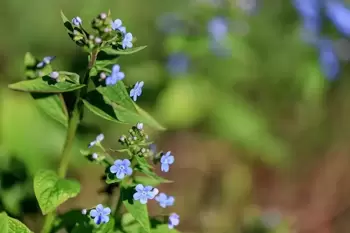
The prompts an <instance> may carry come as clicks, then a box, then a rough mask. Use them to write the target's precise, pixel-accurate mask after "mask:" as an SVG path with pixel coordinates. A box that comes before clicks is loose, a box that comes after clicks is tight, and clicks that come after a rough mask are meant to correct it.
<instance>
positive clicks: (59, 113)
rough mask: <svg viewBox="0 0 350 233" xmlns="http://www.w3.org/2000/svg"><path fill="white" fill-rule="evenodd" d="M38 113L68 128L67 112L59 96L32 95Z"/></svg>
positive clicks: (61, 97)
mask: <svg viewBox="0 0 350 233" xmlns="http://www.w3.org/2000/svg"><path fill="white" fill-rule="evenodd" d="M32 97H33V98H34V99H35V103H36V105H37V107H38V108H39V109H40V111H42V112H44V113H45V114H46V115H47V116H49V117H50V118H52V119H53V120H55V121H57V122H59V123H60V124H62V125H64V126H65V127H67V126H68V112H67V109H66V106H65V103H64V100H63V96H62V95H61V94H46V93H32Z"/></svg>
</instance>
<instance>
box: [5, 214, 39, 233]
mask: <svg viewBox="0 0 350 233" xmlns="http://www.w3.org/2000/svg"><path fill="white" fill-rule="evenodd" d="M0 229H1V233H32V231H30V230H29V229H28V228H27V227H26V226H25V225H24V224H23V223H21V222H20V221H18V220H17V219H14V218H11V217H9V216H7V214H6V213H4V212H2V213H0Z"/></svg>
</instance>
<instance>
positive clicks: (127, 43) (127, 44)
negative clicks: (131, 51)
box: [122, 32, 132, 49]
mask: <svg viewBox="0 0 350 233" xmlns="http://www.w3.org/2000/svg"><path fill="white" fill-rule="evenodd" d="M122 47H123V49H125V48H132V34H131V33H130V32H128V33H126V34H125V36H124V39H123V41H122Z"/></svg>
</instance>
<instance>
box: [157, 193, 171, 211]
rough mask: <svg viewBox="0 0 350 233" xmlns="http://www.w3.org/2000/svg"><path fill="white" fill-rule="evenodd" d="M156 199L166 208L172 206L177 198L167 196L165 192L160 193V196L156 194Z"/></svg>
mask: <svg viewBox="0 0 350 233" xmlns="http://www.w3.org/2000/svg"><path fill="white" fill-rule="evenodd" d="M155 199H156V201H157V202H159V205H160V206H161V207H163V208H166V207H167V206H172V205H174V202H175V198H174V197H173V196H167V195H166V194H165V193H160V194H159V195H158V196H156V198H155Z"/></svg>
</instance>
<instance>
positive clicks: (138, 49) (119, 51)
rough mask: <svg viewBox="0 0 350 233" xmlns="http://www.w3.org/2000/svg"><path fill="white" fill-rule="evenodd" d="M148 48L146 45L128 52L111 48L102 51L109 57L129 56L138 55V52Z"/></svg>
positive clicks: (127, 50)
mask: <svg viewBox="0 0 350 233" xmlns="http://www.w3.org/2000/svg"><path fill="white" fill-rule="evenodd" d="M146 47H147V46H146V45H144V46H139V47H134V48H131V49H126V50H116V49H113V48H111V47H107V48H103V49H101V51H103V52H105V53H107V54H109V55H128V54H133V53H137V52H139V51H141V50H143V49H145V48H146Z"/></svg>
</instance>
